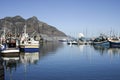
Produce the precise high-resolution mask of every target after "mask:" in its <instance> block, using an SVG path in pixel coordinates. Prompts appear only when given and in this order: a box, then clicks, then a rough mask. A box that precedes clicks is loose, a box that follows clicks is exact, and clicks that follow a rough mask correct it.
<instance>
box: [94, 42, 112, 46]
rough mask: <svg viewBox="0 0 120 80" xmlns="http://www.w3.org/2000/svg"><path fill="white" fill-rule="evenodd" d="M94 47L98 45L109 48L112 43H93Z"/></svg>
mask: <svg viewBox="0 0 120 80" xmlns="http://www.w3.org/2000/svg"><path fill="white" fill-rule="evenodd" d="M93 45H98V46H109V45H110V43H109V42H108V41H102V42H93Z"/></svg>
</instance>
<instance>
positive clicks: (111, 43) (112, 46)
mask: <svg viewBox="0 0 120 80" xmlns="http://www.w3.org/2000/svg"><path fill="white" fill-rule="evenodd" d="M109 42H110V47H111V48H120V41H119V42H112V41H109Z"/></svg>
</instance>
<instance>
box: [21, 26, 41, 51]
mask: <svg viewBox="0 0 120 80" xmlns="http://www.w3.org/2000/svg"><path fill="white" fill-rule="evenodd" d="M19 46H20V51H22V52H38V51H39V41H36V40H35V39H34V38H32V37H29V35H28V34H27V33H26V25H25V26H24V33H23V34H22V37H21V39H20V45H19Z"/></svg>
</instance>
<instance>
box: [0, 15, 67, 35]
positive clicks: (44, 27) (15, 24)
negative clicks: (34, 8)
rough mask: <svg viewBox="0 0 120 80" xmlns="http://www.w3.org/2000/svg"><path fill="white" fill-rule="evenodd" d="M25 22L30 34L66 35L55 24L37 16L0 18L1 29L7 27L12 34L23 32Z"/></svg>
mask: <svg viewBox="0 0 120 80" xmlns="http://www.w3.org/2000/svg"><path fill="white" fill-rule="evenodd" d="M25 24H26V25H27V28H26V29H27V33H29V35H37V34H41V35H46V36H49V37H66V34H65V33H63V32H62V31H60V30H58V29H57V28H55V27H54V26H51V25H48V24H47V23H45V22H42V21H39V20H38V19H37V17H35V16H33V17H31V18H28V19H24V18H22V17H21V16H15V17H5V18H3V19H0V30H3V29H4V27H5V28H6V30H7V32H9V33H11V34H15V32H17V34H21V33H22V32H23V29H24V25H25Z"/></svg>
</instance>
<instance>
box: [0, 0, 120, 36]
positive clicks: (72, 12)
mask: <svg viewBox="0 0 120 80" xmlns="http://www.w3.org/2000/svg"><path fill="white" fill-rule="evenodd" d="M16 15H20V16H21V17H23V18H25V19H27V18H30V17H32V16H36V17H37V18H38V19H39V20H40V21H43V22H45V23H47V24H49V25H52V26H55V27H56V28H57V29H59V30H60V31H62V32H64V33H66V34H67V35H71V36H74V37H77V36H78V33H83V34H84V35H85V36H99V34H100V33H105V34H107V35H108V34H109V33H110V32H111V31H112V32H114V33H115V34H120V0H0V19H2V18H4V17H6V16H10V17H14V16H16Z"/></svg>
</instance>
